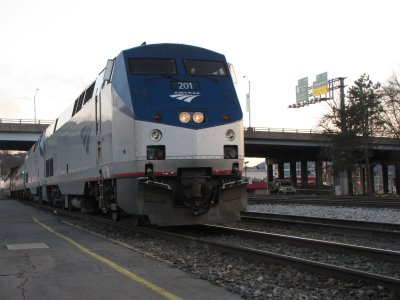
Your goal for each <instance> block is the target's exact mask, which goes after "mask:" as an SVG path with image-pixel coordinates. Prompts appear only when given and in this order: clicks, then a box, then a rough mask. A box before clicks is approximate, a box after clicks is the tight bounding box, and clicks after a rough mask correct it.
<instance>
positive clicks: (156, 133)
mask: <svg viewBox="0 0 400 300" xmlns="http://www.w3.org/2000/svg"><path fill="white" fill-rule="evenodd" d="M161 138H162V133H161V131H160V130H158V129H153V130H152V131H150V139H151V140H152V141H153V142H158V141H159V140H161Z"/></svg>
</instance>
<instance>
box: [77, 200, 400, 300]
mask: <svg viewBox="0 0 400 300" xmlns="http://www.w3.org/2000/svg"><path fill="white" fill-rule="evenodd" d="M274 206H275V205H268V211H266V212H268V213H288V211H291V212H292V213H293V214H297V212H295V211H294V210H295V208H296V207H298V206H299V205H287V206H289V208H287V209H286V211H284V210H285V208H283V207H282V206H286V205H277V206H279V207H280V208H279V210H278V209H274V208H273V207H274ZM290 206H291V208H290ZM301 206H303V205H301ZM323 208H327V209H331V208H332V207H323ZM254 209H255V207H254V205H253V206H250V207H249V211H255V210H254ZM257 209H258V208H257ZM263 209H264V208H263ZM340 209H342V210H348V208H340ZM340 209H339V208H337V210H340ZM302 210H303V211H314V210H315V211H318V212H320V213H321V210H322V208H320V207H315V206H314V208H313V207H310V205H307V209H304V208H300V210H299V211H300V212H299V213H298V215H302V213H301V211H302ZM356 210H357V211H363V210H365V209H364V208H363V209H361V210H358V209H356ZM366 210H368V211H369V212H368V214H366V215H364V217H365V216H373V215H380V212H376V213H373V212H372V210H375V209H366ZM385 210H386V209H385ZM257 211H259V210H257ZM364 213H365V212H364ZM397 213H398V212H397ZM343 214H346V215H353V216H354V212H352V213H342V214H339V213H338V212H337V218H343V217H342V216H343ZM327 215H329V213H328V212H327V213H326V214H325V215H321V214H320V215H315V214H314V215H312V216H319V217H322V216H325V217H326V216H327ZM397 217H398V216H397ZM393 219H395V217H393ZM364 220H366V219H364ZM386 220H387V219H386ZM374 221H377V220H376V219H374ZM378 221H379V222H382V219H381V220H378ZM73 222H74V224H77V225H79V226H82V227H84V228H86V229H89V230H91V231H95V232H97V233H100V234H102V235H105V236H107V237H109V238H113V239H116V240H119V241H123V242H125V243H128V244H129V245H132V247H134V248H135V249H136V250H137V251H140V252H142V253H146V255H150V256H152V257H155V258H157V259H159V260H161V261H163V262H165V263H168V264H171V265H173V266H176V267H178V268H180V269H183V270H185V271H186V272H188V273H190V274H191V275H192V276H193V277H195V278H201V279H205V280H209V281H210V282H212V283H213V284H215V285H218V286H221V287H225V288H226V289H228V290H229V291H231V292H233V293H235V294H239V295H240V296H241V297H242V298H244V299H397V298H396V295H395V294H394V293H393V292H392V291H389V290H387V289H385V288H384V287H382V286H373V285H369V284H366V283H364V282H358V281H354V280H339V279H336V278H331V277H325V276H321V275H318V274H312V273H308V272H303V271H299V270H297V269H294V268H292V267H290V266H286V267H284V266H280V265H275V264H265V263H260V262H253V261H250V260H246V259H243V258H239V257H232V256H230V255H226V254H224V253H220V252H215V251H209V250H206V249H202V248H194V247H189V246H186V245H182V244H179V243H175V242H171V241H168V240H164V239H160V238H154V237H150V236H147V235H144V234H139V233H134V232H131V231H127V230H121V229H116V228H113V227H110V226H105V225H100V224H93V223H91V222H86V221H75V220H74V221H73ZM350 238H351V237H350ZM283 251H284V250H283Z"/></svg>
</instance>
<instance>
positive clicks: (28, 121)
mask: <svg viewBox="0 0 400 300" xmlns="http://www.w3.org/2000/svg"><path fill="white" fill-rule="evenodd" d="M53 122H54V120H32V119H5V118H0V123H5V124H44V125H49V124H51V123H53Z"/></svg>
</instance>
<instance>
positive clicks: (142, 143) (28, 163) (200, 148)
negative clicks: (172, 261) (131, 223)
mask: <svg viewBox="0 0 400 300" xmlns="http://www.w3.org/2000/svg"><path fill="white" fill-rule="evenodd" d="M243 140H244V137H243V114H242V111H241V108H240V103H239V100H238V97H237V95H236V92H235V88H234V84H233V80H232V75H231V73H230V66H229V65H228V63H227V62H226V59H225V56H224V55H222V54H219V53H217V52H214V51H211V50H208V49H204V48H200V47H196V46H190V45H182V44H153V45H146V44H143V45H141V46H139V47H134V48H131V49H127V50H124V51H122V52H121V53H120V54H119V55H118V56H117V57H116V58H114V59H110V60H108V61H107V65H106V67H105V68H104V70H102V72H100V74H99V75H98V77H97V78H96V80H95V81H93V82H92V83H91V84H90V85H89V86H88V87H87V88H86V89H85V90H84V91H83V92H82V93H81V94H80V95H79V96H78V97H77V99H76V100H75V101H74V103H72V104H71V105H70V107H69V108H68V109H66V110H65V111H64V112H63V113H62V114H61V115H60V116H59V117H58V118H57V119H56V120H55V121H54V122H53V123H52V124H51V125H50V126H49V127H48V128H47V129H46V130H45V132H44V133H43V134H42V135H41V137H40V138H39V140H38V141H37V142H36V143H35V144H34V146H33V147H32V148H31V149H30V150H29V151H28V153H27V156H26V160H25V163H24V165H23V166H21V167H20V168H19V169H18V170H17V172H15V174H14V178H15V180H18V184H14V185H11V187H12V188H11V194H12V195H14V196H20V197H23V198H29V199H32V200H34V201H40V202H47V203H49V204H51V205H58V206H61V207H62V208H65V209H72V208H77V209H80V210H82V212H88V213H89V212H93V211H97V210H100V211H103V212H104V213H110V214H111V215H112V217H113V219H114V220H116V219H117V218H119V217H120V216H123V215H129V216H131V217H133V218H134V219H135V220H137V223H139V222H149V223H150V224H156V225H159V226H170V225H187V224H205V223H227V222H233V221H237V220H239V219H240V211H242V210H244V209H245V208H246V206H247V193H246V184H245V183H244V182H242V180H241V174H242V170H243V163H244V162H243V161H244V142H243Z"/></svg>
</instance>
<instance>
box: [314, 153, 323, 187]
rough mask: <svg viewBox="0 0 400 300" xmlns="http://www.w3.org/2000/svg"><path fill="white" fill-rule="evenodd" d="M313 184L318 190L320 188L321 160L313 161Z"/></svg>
mask: <svg viewBox="0 0 400 300" xmlns="http://www.w3.org/2000/svg"><path fill="white" fill-rule="evenodd" d="M315 184H316V186H317V187H318V188H321V187H322V160H320V159H318V160H316V161H315Z"/></svg>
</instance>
